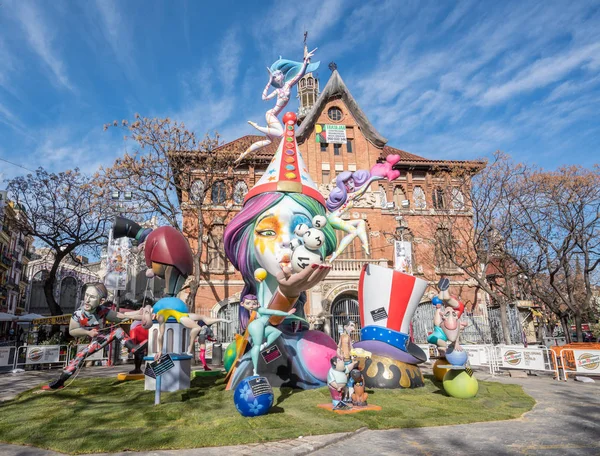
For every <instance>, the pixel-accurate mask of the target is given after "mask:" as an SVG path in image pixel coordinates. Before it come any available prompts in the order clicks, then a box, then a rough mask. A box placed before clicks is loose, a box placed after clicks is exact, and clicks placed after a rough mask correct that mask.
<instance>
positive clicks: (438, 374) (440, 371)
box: [433, 358, 450, 382]
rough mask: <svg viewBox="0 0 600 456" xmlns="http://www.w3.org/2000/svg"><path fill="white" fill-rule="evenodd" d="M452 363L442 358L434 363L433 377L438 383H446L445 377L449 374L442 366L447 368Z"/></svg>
mask: <svg viewBox="0 0 600 456" xmlns="http://www.w3.org/2000/svg"><path fill="white" fill-rule="evenodd" d="M449 364H450V363H449V362H448V360H447V359H446V358H440V359H438V360H436V361H435V363H433V376H434V377H435V379H436V380H437V381H438V382H442V381H444V375H446V373H447V372H448V369H444V368H442V367H440V366H447V365H449Z"/></svg>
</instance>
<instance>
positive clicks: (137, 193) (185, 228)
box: [98, 114, 235, 307]
mask: <svg viewBox="0 0 600 456" xmlns="http://www.w3.org/2000/svg"><path fill="white" fill-rule="evenodd" d="M111 126H112V127H120V128H123V129H126V130H127V131H128V134H127V135H126V136H125V139H126V140H128V141H130V142H131V143H133V144H134V151H133V152H132V153H126V154H125V155H124V156H123V157H122V158H118V159H117V160H116V161H115V163H114V165H113V166H112V167H110V168H107V169H101V171H100V172H99V174H98V175H99V177H101V178H102V180H103V181H104V186H105V187H107V188H108V187H111V188H114V189H117V190H121V191H131V192H132V199H133V205H132V211H133V213H131V214H129V215H131V216H133V217H134V218H138V219H144V218H145V219H148V218H150V217H152V216H156V217H158V218H159V220H160V221H162V222H164V223H167V224H169V225H171V226H173V227H174V228H176V229H178V230H179V231H181V232H182V233H183V234H184V235H185V236H186V237H187V238H188V239H189V240H190V241H191V242H190V246H191V248H192V252H193V255H194V277H193V278H192V279H191V280H189V281H188V284H187V285H186V286H188V287H189V295H188V305H190V306H192V307H193V305H194V302H195V299H196V293H197V291H198V287H199V285H200V281H201V279H202V278H207V277H208V276H209V275H210V273H209V271H208V270H207V269H204V268H202V267H201V264H202V261H203V259H204V258H205V257H206V255H205V252H204V247H205V244H207V242H209V241H210V237H209V236H207V235H206V234H205V233H210V230H211V228H212V223H213V215H214V214H215V211H214V210H213V209H214V204H212V203H214V201H212V200H217V201H220V203H218V204H221V206H220V207H221V208H222V211H221V212H222V214H221V215H222V217H225V216H226V214H227V212H228V211H229V210H230V209H231V204H229V205H227V204H228V203H227V201H226V200H227V198H226V195H227V194H231V182H232V174H231V171H232V164H233V161H234V159H235V155H234V154H233V153H232V154H230V155H229V154H223V153H219V154H216V153H214V152H213V151H214V149H215V148H216V147H217V146H219V143H220V140H219V135H218V134H215V135H214V136H210V135H206V136H205V137H204V138H203V139H201V140H199V139H198V138H196V135H195V133H194V132H191V131H189V130H187V129H186V127H185V125H184V124H183V123H179V122H176V121H172V120H171V119H169V118H165V119H161V118H147V117H141V116H139V115H138V114H136V116H135V120H134V121H133V122H132V123H128V122H127V121H125V120H124V121H122V122H121V123H120V124H119V123H118V122H116V121H115V122H113V123H112V124H111V125H105V129H107V128H110V127H111ZM209 206H210V208H211V210H210V211H209V210H207V209H208V208H209ZM184 220H185V222H186V223H184ZM140 221H141V220H140ZM221 254H222V255H223V257H224V252H221Z"/></svg>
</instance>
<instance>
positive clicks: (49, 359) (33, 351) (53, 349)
mask: <svg viewBox="0 0 600 456" xmlns="http://www.w3.org/2000/svg"><path fill="white" fill-rule="evenodd" d="M59 362H60V345H32V346H29V347H27V357H26V361H25V364H43V363H59Z"/></svg>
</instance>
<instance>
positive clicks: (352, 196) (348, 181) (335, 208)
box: [326, 155, 400, 263]
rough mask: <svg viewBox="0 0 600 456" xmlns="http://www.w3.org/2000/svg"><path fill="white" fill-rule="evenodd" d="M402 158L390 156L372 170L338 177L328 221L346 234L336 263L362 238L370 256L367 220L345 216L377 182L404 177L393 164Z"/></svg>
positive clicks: (363, 246) (328, 208) (335, 255)
mask: <svg viewBox="0 0 600 456" xmlns="http://www.w3.org/2000/svg"><path fill="white" fill-rule="evenodd" d="M399 160H400V156H399V155H390V156H388V157H387V158H386V161H385V162H384V163H377V164H376V165H374V166H373V167H372V168H371V171H370V172H369V171H367V170H364V169H360V170H358V171H354V172H350V171H344V172H342V173H340V174H338V176H337V177H336V179H335V182H336V187H335V188H334V189H333V190H331V193H330V194H329V197H328V198H327V203H326V204H327V210H328V211H329V214H328V215H327V221H328V222H329V223H330V224H331V226H332V227H333V228H334V229H336V230H341V231H344V232H345V233H347V234H346V236H344V238H343V239H342V240H341V241H340V243H339V245H338V247H337V249H336V250H335V252H333V254H332V255H331V257H330V258H329V260H328V261H329V263H331V262H333V261H334V260H335V259H336V258H337V257H338V256H339V255H340V254H341V253H342V252H343V251H344V250H346V247H348V245H350V243H352V242H353V241H354V239H355V238H356V237H358V238H359V239H360V243H361V246H362V248H363V249H364V251H365V253H366V254H367V255H370V250H369V240H368V238H367V222H365V221H364V220H363V219H356V220H344V219H343V216H344V214H346V213H347V212H348V211H349V210H350V209H352V208H353V207H354V204H355V203H356V202H357V201H358V200H359V199H360V198H362V196H363V195H364V194H365V192H366V191H367V190H368V189H369V187H370V185H371V184H372V183H373V182H376V181H379V180H383V179H387V180H389V181H392V180H394V179H396V178H398V177H399V176H400V171H397V170H394V169H393V166H394V165H395V164H396V163H397V162H398V161H399Z"/></svg>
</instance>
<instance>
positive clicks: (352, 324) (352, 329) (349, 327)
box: [344, 321, 356, 334]
mask: <svg viewBox="0 0 600 456" xmlns="http://www.w3.org/2000/svg"><path fill="white" fill-rule="evenodd" d="M355 328H356V326H355V325H354V322H353V321H351V322H350V323H348V324H347V325H346V326H344V329H345V330H346V332H347V333H348V334H350V333H351V332H352V331H354V329H355Z"/></svg>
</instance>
